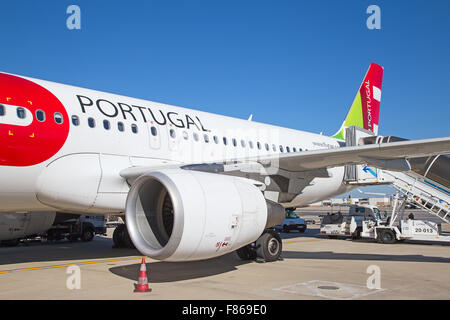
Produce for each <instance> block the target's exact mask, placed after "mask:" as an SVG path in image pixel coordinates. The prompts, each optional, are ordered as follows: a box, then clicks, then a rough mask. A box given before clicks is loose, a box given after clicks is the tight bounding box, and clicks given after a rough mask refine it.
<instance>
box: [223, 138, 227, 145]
mask: <svg viewBox="0 0 450 320" xmlns="http://www.w3.org/2000/svg"><path fill="white" fill-rule="evenodd" d="M223 144H224V145H227V144H228V141H227V137H223Z"/></svg>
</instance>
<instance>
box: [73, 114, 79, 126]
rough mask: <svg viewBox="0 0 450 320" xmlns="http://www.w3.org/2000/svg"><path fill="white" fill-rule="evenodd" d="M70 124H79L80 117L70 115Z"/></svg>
mask: <svg viewBox="0 0 450 320" xmlns="http://www.w3.org/2000/svg"><path fill="white" fill-rule="evenodd" d="M72 124H73V125H74V126H79V125H80V118H78V116H75V115H73V116H72Z"/></svg>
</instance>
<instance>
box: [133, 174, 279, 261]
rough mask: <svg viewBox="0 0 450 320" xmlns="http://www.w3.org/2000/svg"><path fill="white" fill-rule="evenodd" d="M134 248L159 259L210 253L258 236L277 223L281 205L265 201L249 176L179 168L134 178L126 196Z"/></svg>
mask: <svg viewBox="0 0 450 320" xmlns="http://www.w3.org/2000/svg"><path fill="white" fill-rule="evenodd" d="M125 215H126V223H127V229H128V233H129V235H130V238H131V240H132V241H133V243H134V245H135V246H136V248H137V249H138V250H139V251H140V252H141V253H142V254H144V255H146V256H149V257H151V258H154V259H158V260H167V261H189V260H201V259H208V258H212V257H216V256H220V255H223V254H226V253H228V252H231V251H234V250H236V249H239V248H241V247H243V246H245V245H247V244H249V243H252V242H253V241H255V240H256V239H258V238H259V237H260V236H261V234H262V233H263V231H264V229H265V228H268V227H271V226H273V225H277V224H281V223H282V221H283V220H284V216H285V211H284V209H283V207H281V206H280V205H278V204H276V203H273V202H266V199H265V198H264V196H263V194H262V192H261V191H260V190H259V188H258V187H256V186H255V185H254V184H253V183H252V181H251V180H248V179H245V178H241V177H233V176H227V175H220V174H215V173H205V172H198V171H191V170H183V169H167V170H160V171H154V172H149V173H147V174H144V175H142V176H140V177H139V178H137V179H136V180H135V181H134V183H133V185H132V186H131V189H130V192H129V194H128V197H127V202H126V211H125Z"/></svg>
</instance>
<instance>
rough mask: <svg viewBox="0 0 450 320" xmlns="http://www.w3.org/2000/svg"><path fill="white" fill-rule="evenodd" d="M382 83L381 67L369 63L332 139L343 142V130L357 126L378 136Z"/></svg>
mask: <svg viewBox="0 0 450 320" xmlns="http://www.w3.org/2000/svg"><path fill="white" fill-rule="evenodd" d="M382 82H383V67H381V66H379V65H378V64H376V63H371V64H370V67H369V70H368V71H367V73H366V76H365V77H364V80H363V82H362V83H361V86H360V87H359V90H358V92H357V93H356V97H355V100H353V103H352V106H351V107H350V111H349V112H348V114H347V117H346V118H345V120H344V123H343V124H342V126H341V128H340V129H339V131H338V132H337V133H336V134H335V135H334V136H333V137H334V138H336V139H340V140H345V129H346V128H347V127H351V126H358V127H360V128H363V129H366V130H370V131H372V132H373V133H374V134H375V135H378V120H379V118H380V102H381V85H382Z"/></svg>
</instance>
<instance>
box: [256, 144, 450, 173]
mask: <svg viewBox="0 0 450 320" xmlns="http://www.w3.org/2000/svg"><path fill="white" fill-rule="evenodd" d="M447 153H450V137H447V138H435V139H424V140H412V141H400V142H391V143H382V144H370V145H363V146H355V147H341V148H336V149H324V150H314V151H305V152H299V153H284V154H281V155H274V156H273V157H267V158H263V159H262V158H259V159H255V161H257V162H259V163H261V164H262V165H263V166H271V167H278V168H279V169H283V170H285V171H290V172H302V171H310V170H317V169H323V168H331V167H337V166H342V165H346V164H357V163H367V164H369V165H372V166H374V167H378V168H380V169H388V170H394V171H405V170H410V166H409V163H408V162H407V161H406V159H408V158H417V157H424V156H431V155H437V154H447Z"/></svg>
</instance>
